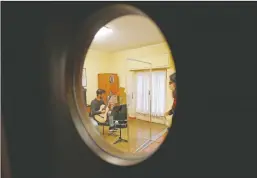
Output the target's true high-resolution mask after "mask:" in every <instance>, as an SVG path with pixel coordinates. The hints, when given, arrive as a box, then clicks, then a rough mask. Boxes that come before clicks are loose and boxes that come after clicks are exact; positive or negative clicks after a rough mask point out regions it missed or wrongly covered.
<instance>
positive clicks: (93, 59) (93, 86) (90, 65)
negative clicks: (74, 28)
mask: <svg viewBox="0 0 257 178" xmlns="http://www.w3.org/2000/svg"><path fill="white" fill-rule="evenodd" d="M109 60H110V53H107V52H103V51H98V50H88V53H87V55H86V58H85V62H84V68H86V75H87V87H86V88H87V104H90V103H91V101H92V100H93V99H94V98H95V97H96V90H97V89H98V79H97V75H98V74H99V73H104V72H107V70H108V66H109Z"/></svg>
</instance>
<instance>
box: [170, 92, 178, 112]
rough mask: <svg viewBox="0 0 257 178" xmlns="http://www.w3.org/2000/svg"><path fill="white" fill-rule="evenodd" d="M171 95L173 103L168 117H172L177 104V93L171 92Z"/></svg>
mask: <svg viewBox="0 0 257 178" xmlns="http://www.w3.org/2000/svg"><path fill="white" fill-rule="evenodd" d="M172 95H173V98H174V101H173V105H172V108H171V110H169V115H172V114H174V112H175V108H176V104H177V91H176V90H175V91H173V93H172Z"/></svg>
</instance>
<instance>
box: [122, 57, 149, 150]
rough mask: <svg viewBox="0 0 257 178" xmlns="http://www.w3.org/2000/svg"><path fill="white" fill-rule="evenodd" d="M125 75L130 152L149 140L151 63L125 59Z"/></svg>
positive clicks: (138, 148) (141, 147)
mask: <svg viewBox="0 0 257 178" xmlns="http://www.w3.org/2000/svg"><path fill="white" fill-rule="evenodd" d="M127 68H128V69H127V70H128V71H129V72H128V75H127V77H126V90H127V93H126V95H127V108H128V136H129V145H130V146H129V147H130V152H133V153H139V152H140V150H142V149H143V148H144V147H145V146H146V145H147V144H148V143H149V141H150V140H151V137H152V130H151V83H152V74H151V73H152V64H151V63H150V62H145V61H142V60H138V59H127Z"/></svg>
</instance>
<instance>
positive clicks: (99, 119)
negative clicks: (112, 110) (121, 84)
mask: <svg viewBox="0 0 257 178" xmlns="http://www.w3.org/2000/svg"><path fill="white" fill-rule="evenodd" d="M104 109H105V113H104V114H98V115H95V116H94V118H95V120H96V121H97V122H99V123H105V122H106V121H107V113H108V112H109V107H106V106H105V105H101V106H100V109H99V111H102V110H104Z"/></svg>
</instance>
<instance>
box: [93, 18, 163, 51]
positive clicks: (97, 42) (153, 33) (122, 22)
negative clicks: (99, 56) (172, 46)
mask: <svg viewBox="0 0 257 178" xmlns="http://www.w3.org/2000/svg"><path fill="white" fill-rule="evenodd" d="M106 27H108V28H111V29H112V30H113V33H111V34H109V35H106V36H104V37H102V38H100V39H94V40H93V42H92V44H91V46H90V47H91V49H96V50H101V51H107V52H114V51H119V50H124V49H130V48H137V47H140V46H145V45H151V44H158V43H161V42H164V41H165V40H164V38H163V36H162V33H161V32H160V30H159V28H158V27H157V26H156V25H155V24H154V23H153V22H152V21H151V20H150V19H148V18H146V17H142V16H137V15H129V16H123V17H120V18H117V19H115V20H113V21H111V22H110V23H108V24H107V25H106Z"/></svg>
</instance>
